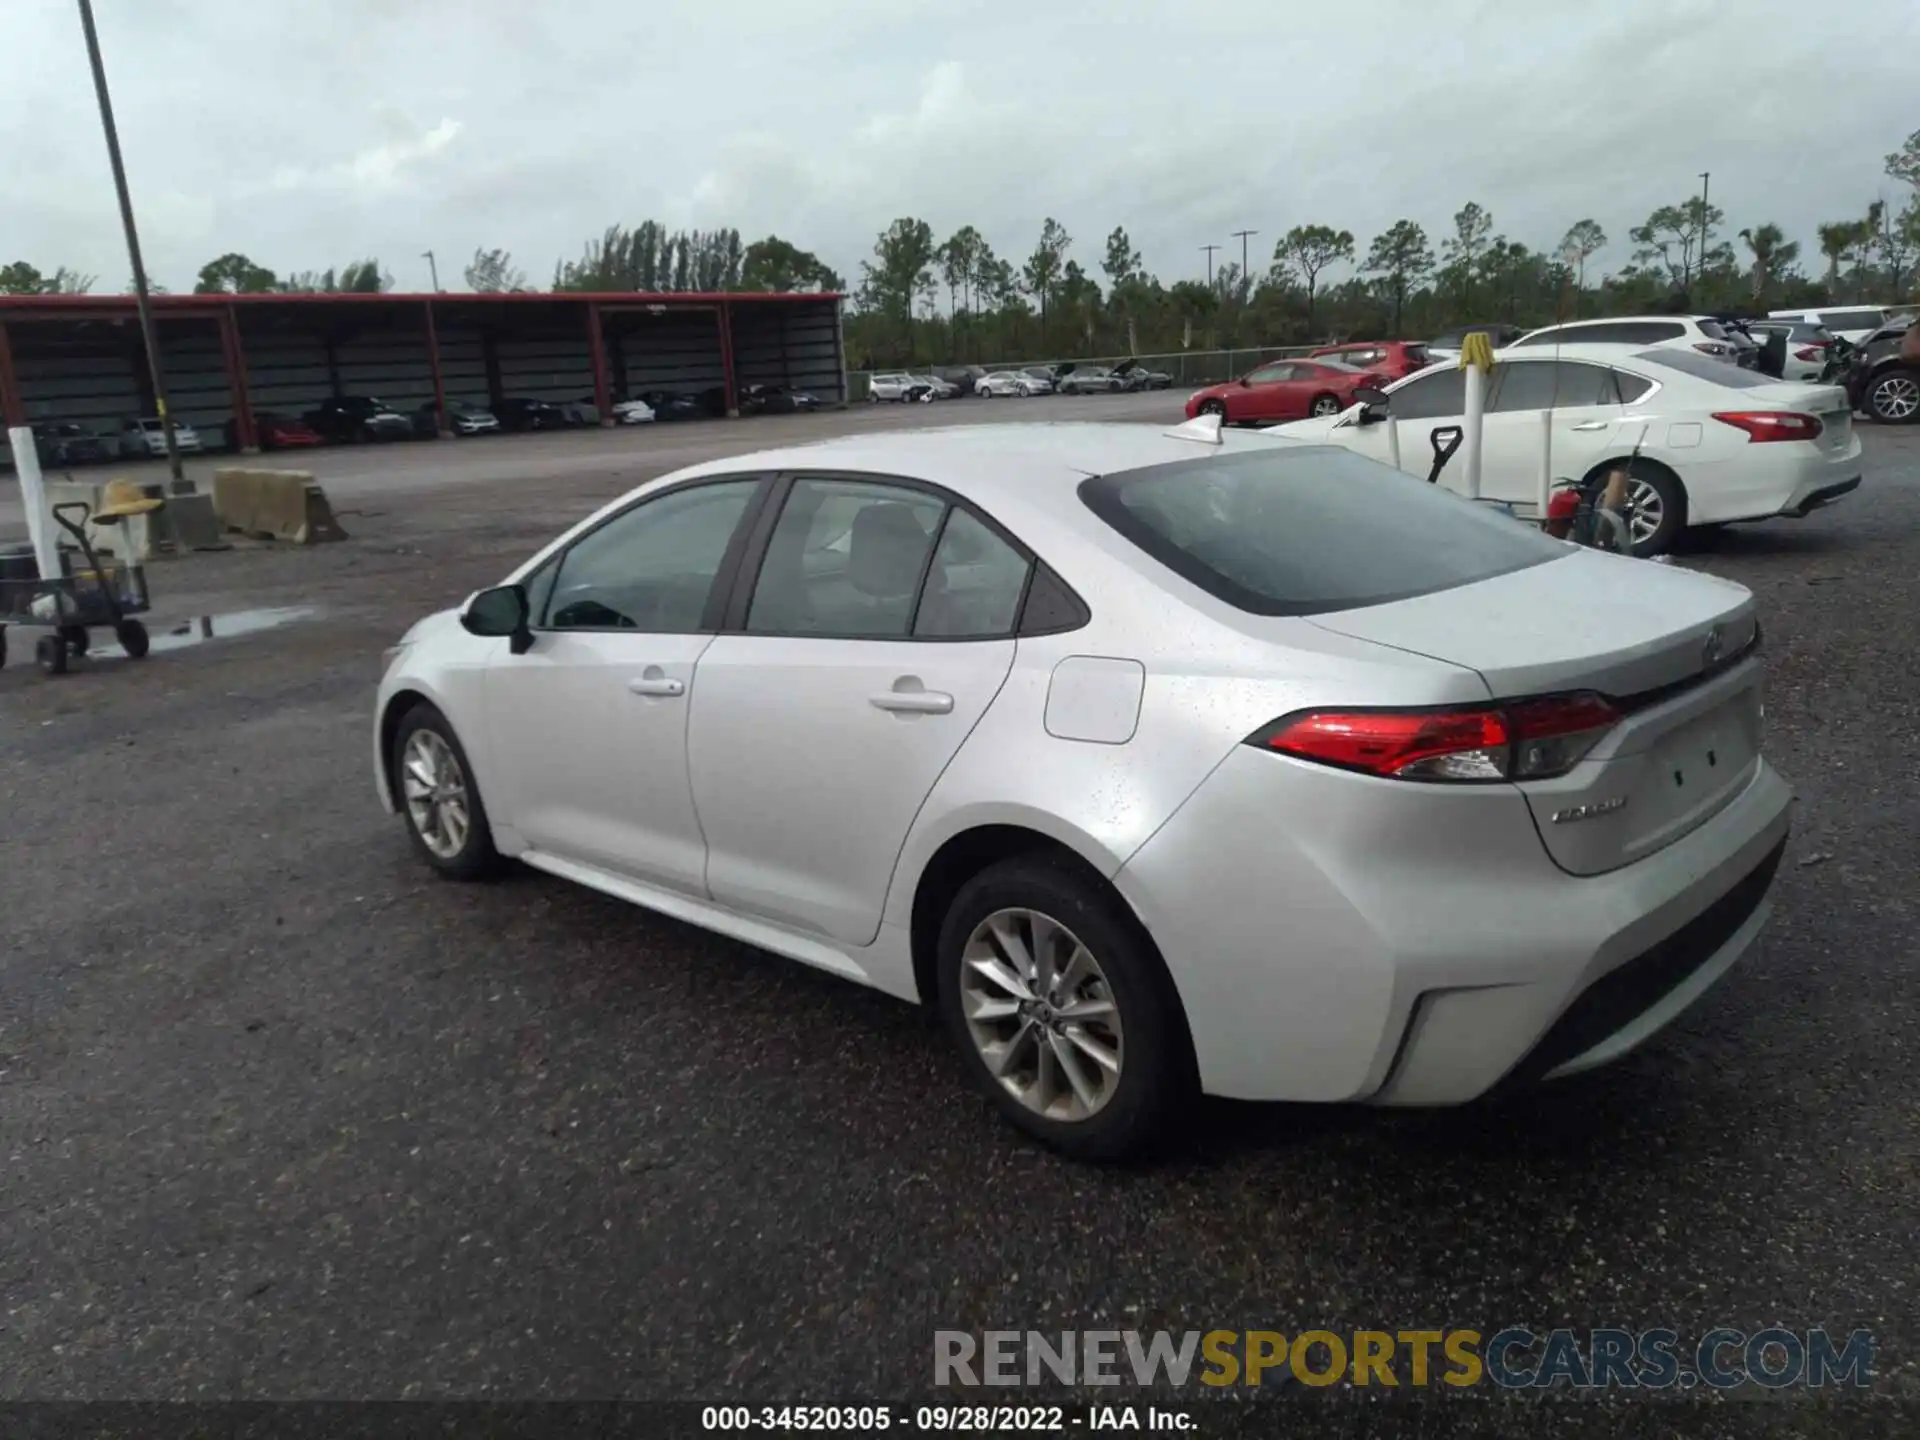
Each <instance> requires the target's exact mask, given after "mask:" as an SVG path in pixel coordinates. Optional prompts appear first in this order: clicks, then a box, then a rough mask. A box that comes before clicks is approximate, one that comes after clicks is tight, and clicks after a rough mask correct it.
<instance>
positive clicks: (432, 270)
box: [420, 250, 440, 295]
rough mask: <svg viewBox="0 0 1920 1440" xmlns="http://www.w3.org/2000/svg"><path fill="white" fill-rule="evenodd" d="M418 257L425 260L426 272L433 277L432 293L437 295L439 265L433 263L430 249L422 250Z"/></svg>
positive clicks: (438, 290) (438, 289)
mask: <svg viewBox="0 0 1920 1440" xmlns="http://www.w3.org/2000/svg"><path fill="white" fill-rule="evenodd" d="M420 258H421V259H422V260H424V261H426V262H427V273H428V274H429V275H431V276H432V277H433V293H434V294H436V295H438V294H439V293H440V267H439V266H438V265H437V264H435V263H434V259H433V252H432V251H431V250H422V251H421V252H420Z"/></svg>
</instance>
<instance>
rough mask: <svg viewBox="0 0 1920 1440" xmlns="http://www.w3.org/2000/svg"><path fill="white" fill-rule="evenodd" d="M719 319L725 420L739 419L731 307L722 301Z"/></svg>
mask: <svg viewBox="0 0 1920 1440" xmlns="http://www.w3.org/2000/svg"><path fill="white" fill-rule="evenodd" d="M718 314H719V318H720V383H721V384H723V385H725V386H726V387H727V418H728V419H729V420H738V419H739V418H740V392H739V390H738V389H737V388H736V387H735V386H734V383H733V307H732V306H730V305H728V304H727V302H726V301H724V300H722V301H721V302H720V307H719V311H718Z"/></svg>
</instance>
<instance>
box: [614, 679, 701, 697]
mask: <svg viewBox="0 0 1920 1440" xmlns="http://www.w3.org/2000/svg"><path fill="white" fill-rule="evenodd" d="M627 689H629V690H631V691H632V692H633V693H634V694H636V695H684V694H686V693H687V684H686V681H684V680H669V679H667V677H666V676H664V675H643V676H641V677H640V678H639V679H638V680H629V681H627Z"/></svg>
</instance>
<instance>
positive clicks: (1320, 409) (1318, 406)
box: [1307, 395, 1340, 418]
mask: <svg viewBox="0 0 1920 1440" xmlns="http://www.w3.org/2000/svg"><path fill="white" fill-rule="evenodd" d="M1339 413H1340V397H1339V396H1338V395H1316V396H1314V397H1313V404H1311V405H1309V406H1308V407H1307V414H1309V415H1311V416H1314V417H1316V418H1318V417H1320V416H1324V415H1338V414H1339Z"/></svg>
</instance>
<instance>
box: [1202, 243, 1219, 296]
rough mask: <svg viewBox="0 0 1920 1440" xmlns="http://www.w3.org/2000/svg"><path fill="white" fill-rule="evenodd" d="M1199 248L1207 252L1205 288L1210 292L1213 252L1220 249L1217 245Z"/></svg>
mask: <svg viewBox="0 0 1920 1440" xmlns="http://www.w3.org/2000/svg"><path fill="white" fill-rule="evenodd" d="M1200 248H1201V249H1202V250H1204V251H1206V252H1207V288H1208V289H1209V290H1211V289H1212V288H1213V252H1214V251H1216V250H1218V249H1219V248H1220V247H1219V246H1218V245H1202V246H1201V247H1200Z"/></svg>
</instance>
